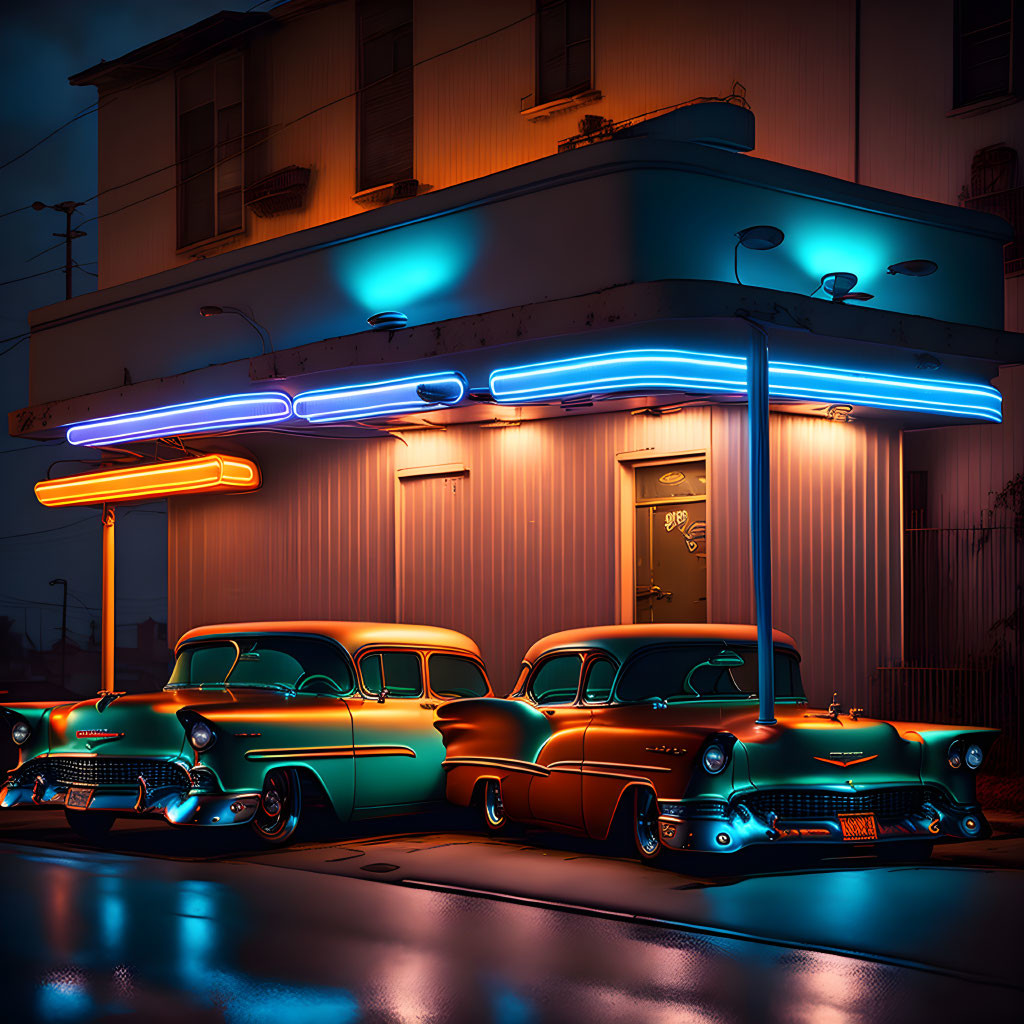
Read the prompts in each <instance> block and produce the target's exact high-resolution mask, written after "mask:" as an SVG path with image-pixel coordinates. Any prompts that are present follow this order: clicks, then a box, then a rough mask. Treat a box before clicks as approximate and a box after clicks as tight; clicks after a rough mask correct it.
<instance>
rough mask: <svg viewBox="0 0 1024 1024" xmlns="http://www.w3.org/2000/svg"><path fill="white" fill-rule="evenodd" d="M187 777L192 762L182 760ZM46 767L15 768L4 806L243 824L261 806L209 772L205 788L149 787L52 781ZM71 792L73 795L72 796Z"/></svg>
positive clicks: (0, 801)
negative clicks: (219, 785)
mask: <svg viewBox="0 0 1024 1024" xmlns="http://www.w3.org/2000/svg"><path fill="white" fill-rule="evenodd" d="M181 767H182V769H183V774H184V777H186V778H189V777H190V776H189V766H187V765H185V764H184V763H181ZM44 769H45V766H41V768H40V770H39V772H38V773H36V772H34V770H33V765H32V762H31V761H30V762H27V763H26V764H24V765H22V766H21V767H20V768H18V769H16V770H15V771H14V772H12V773H11V774H10V775H9V776H8V779H7V781H6V782H5V783H4V785H3V786H2V787H0V808H7V807H20V808H29V809H32V808H36V809H39V810H45V809H47V808H56V807H65V808H69V809H74V810H80V811H84V812H86V813H88V812H89V811H105V812H108V813H112V814H116V815H118V817H139V818H145V817H163V818H165V819H166V820H167V821H168V822H170V823H171V824H172V825H244V824H246V823H247V822H249V821H251V820H252V818H253V816H254V815H255V814H256V810H257V808H258V807H259V802H260V794H259V793H227V792H225V791H224V790H222V789H219V788H216V787H215V786H211V785H210V782H209V779H210V778H212V776H210V774H209V773H206V775H205V776H204V782H203V785H202V786H201V787H192V786H188V785H186V786H169V785H156V786H154V785H149V784H147V783H146V782H145V781H144V780H143V779H140V780H139V782H138V783H137V784H136V785H134V786H128V785H94V786H89V785H83V786H75V785H69V784H67V783H63V782H54V781H52V780H50V779H48V778H47V777H46V775H47V773H46V772H45V770H44ZM69 796H70V799H69Z"/></svg>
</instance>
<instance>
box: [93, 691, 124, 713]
mask: <svg viewBox="0 0 1024 1024" xmlns="http://www.w3.org/2000/svg"><path fill="white" fill-rule="evenodd" d="M127 692H128V691H127V690H100V691H99V692H98V693H97V696H98V697H99V700H98V701H96V710H97V711H99V712H101V713H102V712H104V711H106V710H107V708H109V707H110V705H111V704H113V703H114V701H115V700H117V698H118V697H123V696H124V695H125V694H126V693H127Z"/></svg>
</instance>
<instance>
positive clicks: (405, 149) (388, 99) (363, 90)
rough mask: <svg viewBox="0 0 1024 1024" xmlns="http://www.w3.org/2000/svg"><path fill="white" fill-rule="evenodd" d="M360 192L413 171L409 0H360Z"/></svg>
mask: <svg viewBox="0 0 1024 1024" xmlns="http://www.w3.org/2000/svg"><path fill="white" fill-rule="evenodd" d="M358 11H359V41H360V43H359V115H358V118H359V173H358V183H357V184H358V190H359V191H360V192H362V191H364V190H366V189H370V188H375V187H377V186H378V185H388V184H391V183H392V182H396V181H405V180H408V179H410V178H412V176H413V171H412V158H413V150H412V146H413V95H412V83H413V69H412V3H411V0H361V2H360V3H359V8H358Z"/></svg>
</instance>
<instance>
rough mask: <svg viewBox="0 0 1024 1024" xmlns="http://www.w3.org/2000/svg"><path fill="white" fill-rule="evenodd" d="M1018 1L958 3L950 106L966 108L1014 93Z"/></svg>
mask: <svg viewBox="0 0 1024 1024" xmlns="http://www.w3.org/2000/svg"><path fill="white" fill-rule="evenodd" d="M1022 16H1024V3H1021V0H957V4H956V66H955V72H956V74H955V81H954V95H953V105H954V106H955V107H965V106H969V105H970V104H972V103H981V102H983V101H985V100H991V99H995V98H998V97H1000V96H1010V95H1012V94H1013V93H1014V92H1015V88H1014V85H1015V83H1014V80H1013V71H1014V64H1015V63H1016V61H1015V58H1020V57H1021V49H1022V46H1021V35H1022V25H1021V18H1022Z"/></svg>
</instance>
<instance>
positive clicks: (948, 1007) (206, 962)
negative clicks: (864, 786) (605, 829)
mask: <svg viewBox="0 0 1024 1024" xmlns="http://www.w3.org/2000/svg"><path fill="white" fill-rule="evenodd" d="M396 823H398V824H399V827H398V828H397V829H396V828H395V827H394V825H395V823H388V827H389V828H391V829H392V831H391V832H390V834H388V835H385V836H381V835H379V831H380V825H378V826H376V827H374V828H370V827H364V828H363V829H361V830H360V829H355V830H349V831H348V832H347V833H346V835H345V836H344V837H341V838H329V837H327V836H324V835H321V836H320V837H319V838H316V839H314V840H313V841H310V842H307V843H303V844H299V845H298V846H296V847H293V848H289V849H285V850H274V851H270V852H261V851H258V850H255V849H253V848H252V847H251V846H249V845H248V843H247V839H246V836H245V833H244V831H239V832H236V833H235V834H234V835H232V834H228V833H222V834H213V833H210V832H200V833H197V832H194V831H187V832H183V831H171V830H169V829H167V828H165V827H160V826H158V825H152V826H151V825H148V824H145V823H143V824H135V823H119V825H118V826H117V827H116V828H115V830H114V832H113V833H112V835H111V841H110V843H109V844H108V845H107V846H106V847H105V848H103V849H100V848H96V847H90V846H89V845H88V844H85V843H84V842H82V841H79V840H76V839H74V838H73V836H72V834H71V833H70V832H69V831H68V830H67V829H66V828H65V827H64V826H63V822H62V819H61V818H60V817H59V816H55V815H52V814H51V813H49V812H45V813H40V814H35V815H32V814H25V815H18V816H16V817H15V816H6V815H5V818H4V822H3V824H4V825H6V826H7V827H4V828H3V829H2V831H0V840H3V842H2V843H0V914H2V918H3V920H4V921H5V928H4V930H3V938H2V939H0V949H2V960H0V963H2V964H3V968H2V974H3V1001H2V1005H3V1018H4V1019H5V1020H11V1021H22V1020H25V1021H32V1020H41V1021H68V1022H72V1021H94V1020H118V1021H122V1020H133V1019H136V1020H147V1021H149V1020H153V1021H162V1020H172V1019H173V1020H175V1021H182V1020H188V1021H190V1022H191V1021H199V1022H202V1021H222V1020H223V1021H228V1022H232V1024H233V1022H238V1024H249V1022H252V1024H262V1022H264V1021H266V1022H268V1024H271V1022H272V1024H293V1022H294V1024H300V1022H306V1021H310V1022H320V1021H323V1022H331V1024H344V1022H348V1021H352V1022H355V1021H403V1022H405V1021H409V1022H413V1021H417V1022H419V1021H439V1022H443V1021H453V1022H461V1021H473V1022H481V1024H485V1022H489V1021H493V1022H496V1024H533V1022H537V1024H540V1022H546V1021H567V1022H573V1021H594V1022H599V1021H638V1022H646V1021H651V1022H655V1024H657V1022H661V1021H664V1022H669V1021H673V1022H674V1021H746V1020H755V1021H793V1022H805V1021H806V1022H808V1024H812V1022H813V1024H818V1022H821V1024H844V1022H856V1021H900V1022H907V1021H917V1020H921V1021H945V1020H951V1019H961V1018H967V1017H969V1018H970V1019H980V1020H985V1021H997V1020H1018V1019H1019V1007H1020V1005H1021V1003H1022V1000H1024V978H1021V977H1020V974H1021V972H1020V968H1019V965H1020V963H1021V962H1022V959H1021V954H1022V952H1024V950H1022V945H1021V939H1020V934H1019V933H1020V928H1019V925H1018V923H1017V922H1019V921H1020V919H1021V911H1022V909H1024V907H1022V902H1024V871H1021V870H1019V866H1018V867H1014V866H1012V864H1013V860H1014V856H1015V855H1014V853H1013V852H1012V851H1017V855H1019V854H1020V852H1022V848H1024V837H1021V836H1014V835H1013V834H1012V833H999V832H997V836H996V837H995V838H994V840H990V841H987V842H988V843H989V845H990V846H991V847H993V849H991V850H989V851H988V852H986V849H985V848H979V849H978V850H975V851H974V852H973V853H972V852H971V851H970V850H969V849H968V847H969V846H975V845H977V846H979V847H982V844H964V845H963V846H960V847H956V848H950V849H953V850H955V851H956V852H955V853H954V854H953V855H952V856H950V855H949V854H947V852H946V851H945V850H944V851H941V852H940V854H939V855H938V859H935V860H933V861H931V862H928V863H927V864H922V865H891V864H890V865H886V864H880V863H878V862H877V861H868V860H864V861H863V862H858V861H856V860H853V861H850V862H823V863H816V864H805V865H802V866H800V867H798V868H796V869H785V868H783V867H782V866H779V867H778V868H777V869H775V870H770V869H768V868H766V867H762V869H761V870H760V871H758V872H756V873H748V874H738V873H732V874H729V875H725V874H722V873H718V874H717V875H714V874H708V873H704V874H696V873H690V874H684V873H681V871H680V870H678V869H679V868H680V867H685V866H686V865H680V864H678V863H673V864H670V865H669V866H667V867H666V868H654V867H647V866H643V865H640V864H636V863H632V862H630V861H628V860H626V859H621V858H613V857H607V856H603V855H602V853H601V851H600V848H597V847H594V846H591V845H589V844H586V843H582V842H578V841H575V840H569V839H566V838H565V837H559V836H552V835H545V834H543V833H537V834H533V833H531V834H530V835H529V837H527V840H526V841H524V840H522V839H509V840H496V839H493V838H490V837H481V836H477V835H475V834H473V833H471V832H467V831H465V830H459V829H456V828H452V827H450V826H451V825H452V824H453V823H452V822H445V823H444V824H445V825H446V826H448V827H446V828H445V829H444V830H443V831H425V830H424V829H423V822H422V821H418V822H417V821H415V820H411V821H409V822H405V823H402V822H400V821H399V820H398V819H396ZM1000 835H1004V836H1005V838H1003V839H1002V840H1001V839H1000V838H999V837H1000ZM1000 844H1001V845H1000ZM993 860H995V861H996V862H997V863H1001V866H996V864H995V863H993ZM1022 861H1024V857H1019V859H1018V860H1017V864H1018V865H1019V864H1020V863H1021V862H1022ZM1008 865H1009V866H1008ZM382 883H386V884H382Z"/></svg>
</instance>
